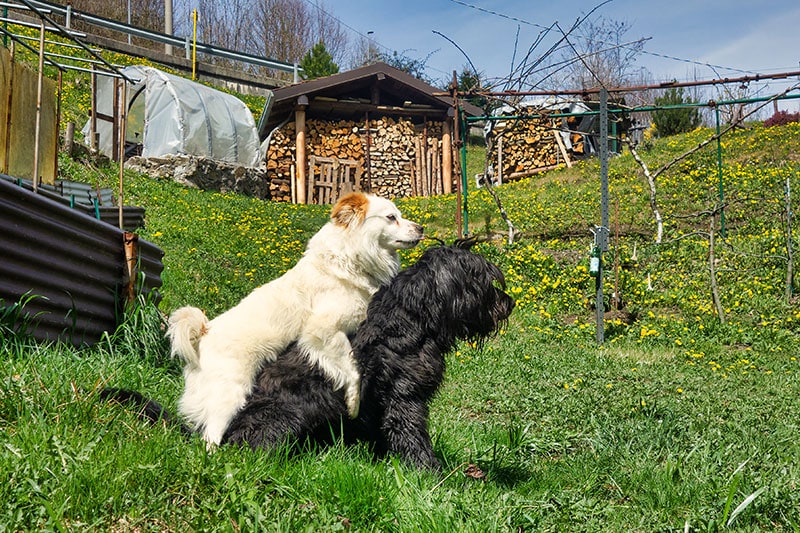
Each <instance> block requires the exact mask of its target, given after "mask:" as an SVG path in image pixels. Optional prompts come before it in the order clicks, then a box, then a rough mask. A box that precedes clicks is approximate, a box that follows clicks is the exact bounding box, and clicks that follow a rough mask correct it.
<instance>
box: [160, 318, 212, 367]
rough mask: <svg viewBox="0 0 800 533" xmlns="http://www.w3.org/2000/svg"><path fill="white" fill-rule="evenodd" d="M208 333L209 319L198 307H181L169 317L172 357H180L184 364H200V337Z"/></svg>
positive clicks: (168, 330)
mask: <svg viewBox="0 0 800 533" xmlns="http://www.w3.org/2000/svg"><path fill="white" fill-rule="evenodd" d="M206 332H208V318H206V315H205V313H203V311H202V310H201V309H198V308H197V307H191V306H187V307H181V308H180V309H176V310H175V311H173V312H172V314H171V315H170V316H169V328H168V329H167V337H169V340H170V343H171V344H172V351H171V355H172V357H176V356H177V357H180V358H181V359H183V361H184V363H186V364H189V365H193V366H197V365H199V364H200V352H199V350H198V346H199V344H200V337H202V336H203V335H205V334H206Z"/></svg>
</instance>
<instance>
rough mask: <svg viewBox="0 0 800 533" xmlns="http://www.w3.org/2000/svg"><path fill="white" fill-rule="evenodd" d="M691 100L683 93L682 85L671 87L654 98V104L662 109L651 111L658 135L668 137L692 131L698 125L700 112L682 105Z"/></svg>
mask: <svg viewBox="0 0 800 533" xmlns="http://www.w3.org/2000/svg"><path fill="white" fill-rule="evenodd" d="M689 103H691V101H690V100H689V99H688V98H686V97H685V96H684V94H683V87H671V88H669V89H667V91H666V92H665V93H664V95H663V96H659V97H657V98H656V99H655V105H656V106H664V107H665V108H664V109H658V110H656V111H653V113H652V116H653V124H655V126H656V132H657V134H658V136H659V137H669V136H670V135H676V134H678V133H686V132H689V131H692V130H693V129H695V128H696V127H698V126H699V125H700V112H699V111H698V110H697V108H694V107H682V105H683V104H689Z"/></svg>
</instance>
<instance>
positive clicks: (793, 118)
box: [764, 111, 800, 128]
mask: <svg viewBox="0 0 800 533" xmlns="http://www.w3.org/2000/svg"><path fill="white" fill-rule="evenodd" d="M790 122H800V113H788V112H786V111H777V112H776V113H775V114H774V115H772V116H771V117H769V118H768V119H767V120H765V121H764V126H766V127H768V128H769V127H771V126H785V125H786V124H789V123H790Z"/></svg>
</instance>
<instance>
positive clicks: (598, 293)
mask: <svg viewBox="0 0 800 533" xmlns="http://www.w3.org/2000/svg"><path fill="white" fill-rule="evenodd" d="M600 220H601V222H600V227H599V228H597V231H596V233H595V247H596V248H597V249H598V250H597V251H598V252H599V260H600V261H599V267H598V272H597V277H595V301H594V304H595V315H596V317H597V324H596V328H595V335H596V338H597V342H598V343H599V344H603V342H604V341H605V328H604V324H603V319H604V315H605V307H604V305H603V252H606V251H608V91H607V90H606V89H605V88H603V89H601V90H600Z"/></svg>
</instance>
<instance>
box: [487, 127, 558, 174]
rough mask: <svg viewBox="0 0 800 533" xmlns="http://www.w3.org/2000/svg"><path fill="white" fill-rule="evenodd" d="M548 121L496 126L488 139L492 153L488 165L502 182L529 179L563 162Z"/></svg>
mask: <svg viewBox="0 0 800 533" xmlns="http://www.w3.org/2000/svg"><path fill="white" fill-rule="evenodd" d="M553 131H554V130H553V128H552V126H551V121H550V119H548V118H538V119H537V118H526V119H525V120H515V121H508V122H505V123H500V124H497V126H496V127H495V128H494V129H493V130H492V132H491V134H490V140H489V139H487V141H489V142H490V143H491V144H490V146H492V147H493V149H492V150H491V151H490V152H489V162H490V164H491V165H492V166H493V168H494V169H495V176H497V175H498V170H499V169H501V170H502V181H509V180H514V179H518V178H522V177H524V176H529V175H531V174H535V173H537V172H541V171H542V170H546V169H550V168H553V167H554V166H555V165H557V164H559V163H563V162H564V154H562V153H561V151H560V149H559V146H558V143H557V141H556V137H555V135H554V133H553Z"/></svg>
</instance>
